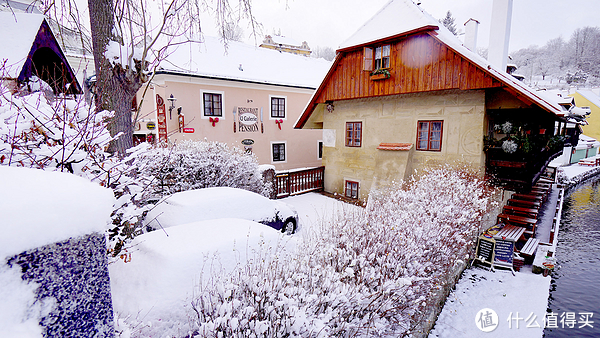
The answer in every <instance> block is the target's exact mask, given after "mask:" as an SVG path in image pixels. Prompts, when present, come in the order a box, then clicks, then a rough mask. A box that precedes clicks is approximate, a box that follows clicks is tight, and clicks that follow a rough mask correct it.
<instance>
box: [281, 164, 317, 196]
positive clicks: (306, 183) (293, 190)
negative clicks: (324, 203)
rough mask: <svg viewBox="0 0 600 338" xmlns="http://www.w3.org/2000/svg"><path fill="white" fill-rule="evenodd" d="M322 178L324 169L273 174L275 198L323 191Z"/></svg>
mask: <svg viewBox="0 0 600 338" xmlns="http://www.w3.org/2000/svg"><path fill="white" fill-rule="evenodd" d="M324 177H325V167H317V168H310V169H304V170H297V171H286V172H278V173H277V174H275V191H277V198H283V197H286V196H293V195H298V194H303V193H307V192H310V191H318V190H323V186H324V185H323V182H324Z"/></svg>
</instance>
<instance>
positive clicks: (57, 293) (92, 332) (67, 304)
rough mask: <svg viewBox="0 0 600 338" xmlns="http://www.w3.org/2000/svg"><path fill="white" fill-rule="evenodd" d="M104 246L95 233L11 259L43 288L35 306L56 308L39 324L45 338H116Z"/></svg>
mask: <svg viewBox="0 0 600 338" xmlns="http://www.w3.org/2000/svg"><path fill="white" fill-rule="evenodd" d="M107 263H108V262H107V258H106V240H105V238H104V235H103V234H99V233H95V234H91V235H87V236H83V237H79V238H71V239H68V240H66V241H62V242H59V243H55V244H50V245H46V246H43V247H40V248H37V249H33V250H28V251H25V252H23V253H21V254H18V255H16V256H13V257H11V258H9V259H8V265H9V266H11V267H13V268H15V267H20V268H21V272H22V279H23V280H24V281H27V282H28V283H32V282H33V283H36V284H38V285H39V287H38V289H37V290H36V301H39V302H42V303H46V304H53V305H52V309H51V310H50V312H49V314H48V315H46V316H45V317H43V318H41V320H40V323H39V324H40V326H41V327H42V330H43V332H44V337H53V338H54V337H56V338H64V337H73V338H90V337H102V338H107V337H114V326H113V310H112V299H111V294H110V279H109V274H108V265H107Z"/></svg>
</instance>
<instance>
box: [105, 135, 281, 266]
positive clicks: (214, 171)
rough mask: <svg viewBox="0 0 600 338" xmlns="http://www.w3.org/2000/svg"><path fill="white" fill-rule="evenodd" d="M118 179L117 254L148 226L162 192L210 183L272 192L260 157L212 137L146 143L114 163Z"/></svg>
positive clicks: (114, 232)
mask: <svg viewBox="0 0 600 338" xmlns="http://www.w3.org/2000/svg"><path fill="white" fill-rule="evenodd" d="M112 176H113V177H117V178H116V181H114V182H113V183H112V185H113V186H114V190H115V194H116V196H117V198H118V200H117V203H116V205H115V208H116V210H115V213H114V215H113V224H114V228H113V229H112V230H111V231H110V235H109V239H110V240H111V241H112V244H111V247H112V248H113V251H112V254H113V255H114V256H117V255H118V254H120V252H121V249H122V248H123V246H124V245H125V244H126V242H127V241H128V240H130V239H133V237H135V236H136V235H138V234H141V233H143V232H144V231H145V229H143V227H142V220H143V218H144V216H145V214H146V212H147V211H148V210H149V209H150V208H152V207H153V206H154V204H155V203H156V202H158V201H159V200H160V199H161V198H162V197H164V196H167V195H171V194H173V193H176V192H180V191H186V190H191V189H202V188H210V187H233V188H240V189H245V190H249V191H252V192H255V193H258V194H261V195H263V196H267V197H268V196H269V195H270V194H271V191H272V184H271V183H264V182H263V180H262V175H261V171H260V170H259V165H258V160H257V159H256V157H255V156H254V155H249V154H247V153H245V152H243V151H242V150H240V149H239V148H236V147H229V146H227V144H224V143H219V142H212V141H183V142H180V143H177V144H172V145H170V146H168V147H152V146H150V145H149V144H147V143H142V144H141V145H139V146H138V147H135V148H133V149H130V155H129V156H128V157H127V158H125V159H123V161H122V162H121V164H120V165H119V166H116V167H114V169H113V172H112Z"/></svg>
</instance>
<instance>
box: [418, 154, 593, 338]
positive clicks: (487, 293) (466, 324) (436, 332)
mask: <svg viewBox="0 0 600 338" xmlns="http://www.w3.org/2000/svg"><path fill="white" fill-rule="evenodd" d="M559 171H561V172H562V173H563V174H564V175H565V176H566V178H567V181H568V182H569V183H572V184H576V183H578V182H580V181H581V180H582V179H581V178H582V177H584V178H585V177H589V176H588V175H591V174H598V172H600V169H599V168H594V167H584V166H580V165H578V164H574V165H571V166H567V167H562V168H559ZM553 190H556V188H554V189H553ZM553 193H554V194H555V195H556V191H553ZM548 202H549V203H548V204H552V203H556V199H550V198H549V200H548ZM546 208H550V209H552V208H554V206H553V205H546ZM552 217H553V215H552V214H551V213H543V215H542V217H541V219H540V222H539V223H538V224H539V225H540V228H541V225H542V224H544V223H551V222H552ZM548 218H550V219H549V220H548ZM558 236H560V234H559V235H558ZM558 259H560V257H559V258H558ZM550 282H551V278H550V276H548V277H544V276H543V275H541V274H539V275H538V274H533V273H532V272H531V268H530V267H526V266H524V267H523V268H522V269H521V271H520V272H517V273H515V275H513V274H512V272H510V271H509V270H500V269H496V270H495V271H490V270H489V268H485V267H478V266H473V267H471V268H469V269H467V270H465V271H464V273H463V275H462V277H461V279H460V280H459V281H458V283H457V284H456V289H455V290H453V291H452V292H451V293H450V295H449V296H448V298H447V300H446V303H445V305H444V308H443V310H442V312H441V313H440V315H439V316H438V319H437V321H436V324H435V326H434V328H433V330H432V331H431V332H430V334H429V337H430V338H433V337H439V338H446V337H490V338H491V337H535V338H539V337H542V336H543V331H544V326H545V320H553V319H555V318H552V317H549V318H546V316H547V314H546V309H547V307H548V297H549V295H550ZM481 328H483V330H482V329H481ZM484 330H485V331H484Z"/></svg>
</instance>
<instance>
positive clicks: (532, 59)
mask: <svg viewBox="0 0 600 338" xmlns="http://www.w3.org/2000/svg"><path fill="white" fill-rule="evenodd" d="M510 56H511V57H512V60H509V63H513V64H515V65H517V67H518V69H517V71H516V73H518V74H520V75H523V76H524V77H525V80H524V82H526V83H528V84H530V85H532V86H537V87H545V88H561V89H565V88H567V87H569V86H577V87H592V86H598V85H600V28H598V27H584V28H579V29H577V30H576V31H575V32H574V33H573V35H572V36H571V38H570V39H569V40H568V41H565V40H564V39H563V38H562V37H558V38H556V39H552V40H550V41H548V42H547V43H546V45H544V46H543V47H538V46H531V47H528V48H523V49H520V50H518V51H516V52H513V53H511V55H510Z"/></svg>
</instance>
